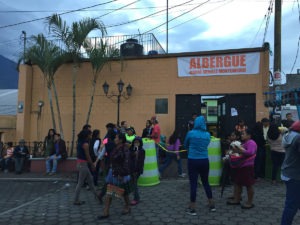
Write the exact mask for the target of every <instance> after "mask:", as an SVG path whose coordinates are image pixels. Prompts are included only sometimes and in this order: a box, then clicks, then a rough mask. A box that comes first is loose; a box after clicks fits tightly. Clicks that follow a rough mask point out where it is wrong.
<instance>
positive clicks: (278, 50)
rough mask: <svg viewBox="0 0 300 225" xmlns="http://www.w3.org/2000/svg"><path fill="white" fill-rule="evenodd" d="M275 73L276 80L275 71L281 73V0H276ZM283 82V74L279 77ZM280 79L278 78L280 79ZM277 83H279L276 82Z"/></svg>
mask: <svg viewBox="0 0 300 225" xmlns="http://www.w3.org/2000/svg"><path fill="white" fill-rule="evenodd" d="M273 71H274V73H273V75H274V80H275V78H276V77H275V75H276V74H275V72H277V71H278V72H279V74H277V75H279V76H280V75H281V0H275V23H274V65H273ZM278 78H279V79H280V82H281V76H280V77H278ZM279 79H278V80H279ZM274 84H275V85H277V83H275V82H274Z"/></svg>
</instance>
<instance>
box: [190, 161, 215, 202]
mask: <svg viewBox="0 0 300 225" xmlns="http://www.w3.org/2000/svg"><path fill="white" fill-rule="evenodd" d="M188 172H189V179H190V200H191V202H196V195H197V185H198V176H199V175H200V178H201V182H202V185H203V187H204V190H205V194H206V197H207V198H208V199H212V191H211V187H210V185H209V183H208V174H209V160H208V159H188Z"/></svg>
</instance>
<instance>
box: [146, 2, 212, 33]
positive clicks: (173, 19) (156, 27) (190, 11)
mask: <svg viewBox="0 0 300 225" xmlns="http://www.w3.org/2000/svg"><path fill="white" fill-rule="evenodd" d="M209 1H210V0H207V1H206V2H203V3H201V4H200V5H198V6H196V7H194V8H192V9H191V10H188V11H187V12H184V13H182V14H180V15H179V16H176V17H174V18H172V19H171V20H169V22H171V21H173V20H175V19H178V18H179V17H182V16H184V15H185V14H187V13H189V12H191V11H193V10H195V9H197V8H199V7H200V6H202V5H204V4H206V3H208V2H209ZM165 24H166V22H164V23H162V24H160V25H158V26H156V27H154V28H152V29H150V30H148V31H146V32H144V33H142V34H146V33H149V32H151V31H153V30H155V29H157V28H159V27H161V26H163V25H165Z"/></svg>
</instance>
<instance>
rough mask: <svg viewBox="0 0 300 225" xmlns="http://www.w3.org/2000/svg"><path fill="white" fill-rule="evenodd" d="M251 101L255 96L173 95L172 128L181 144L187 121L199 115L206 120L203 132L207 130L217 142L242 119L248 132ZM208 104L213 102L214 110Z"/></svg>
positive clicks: (252, 110)
mask: <svg viewBox="0 0 300 225" xmlns="http://www.w3.org/2000/svg"><path fill="white" fill-rule="evenodd" d="M255 98H256V95H255V94H224V95H205V96H204V95H200V94H196V95H176V116H175V120H176V121H175V128H176V130H178V132H179V135H180V140H181V143H183V141H184V138H185V136H186V133H187V132H188V126H187V125H188V121H189V120H191V117H192V114H193V113H197V114H198V115H203V116H204V117H205V118H206V120H207V128H208V129H209V128H211V130H210V131H211V133H213V135H214V136H216V137H219V138H224V137H225V136H226V135H227V134H229V133H230V132H232V131H233V130H234V127H235V125H236V124H237V122H238V119H243V120H244V121H245V124H246V125H247V126H248V127H250V128H251V127H252V126H253V125H254V124H255V122H256V102H255V101H256V100H255ZM209 101H211V102H214V101H215V102H216V106H214V105H211V103H209ZM213 118H216V120H214V119H213ZM214 131H215V132H214Z"/></svg>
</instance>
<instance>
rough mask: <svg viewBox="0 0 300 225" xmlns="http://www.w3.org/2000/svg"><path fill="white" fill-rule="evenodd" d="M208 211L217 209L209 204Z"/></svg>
mask: <svg viewBox="0 0 300 225" xmlns="http://www.w3.org/2000/svg"><path fill="white" fill-rule="evenodd" d="M209 211H211V212H215V211H217V210H216V207H215V205H210V206H209Z"/></svg>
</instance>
